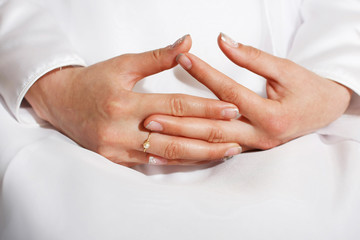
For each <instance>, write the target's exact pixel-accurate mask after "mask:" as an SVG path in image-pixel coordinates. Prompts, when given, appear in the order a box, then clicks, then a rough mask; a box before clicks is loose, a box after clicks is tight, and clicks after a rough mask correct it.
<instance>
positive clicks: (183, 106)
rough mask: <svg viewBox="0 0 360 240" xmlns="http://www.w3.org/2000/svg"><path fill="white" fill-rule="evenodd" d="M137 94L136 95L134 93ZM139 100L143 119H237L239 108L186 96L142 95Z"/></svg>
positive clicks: (229, 104) (225, 103) (212, 100)
mask: <svg viewBox="0 0 360 240" xmlns="http://www.w3.org/2000/svg"><path fill="white" fill-rule="evenodd" d="M134 94H136V93H134ZM137 99H139V101H140V102H139V103H138V104H137V106H139V108H140V111H138V113H139V114H140V115H141V116H139V117H140V118H141V119H144V118H145V117H148V116H149V115H153V114H166V115H172V116H193V117H202V118H214V119H237V118H239V117H240V114H239V110H238V108H237V106H235V105H234V104H232V103H227V102H222V101H219V100H215V99H207V98H201V97H195V96H190V95H184V94H141V96H140V95H139V97H138V98H137Z"/></svg>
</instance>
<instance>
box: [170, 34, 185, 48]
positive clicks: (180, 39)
mask: <svg viewBox="0 0 360 240" xmlns="http://www.w3.org/2000/svg"><path fill="white" fill-rule="evenodd" d="M188 35H189V34H186V35H184V36H182V37H181V38H179V39H178V40H176V41H175V42H174V43H173V44H172V45H171V46H170V48H176V47H177V46H179V45H180V44H181V43H182V42H183V41H184V40H185V38H186V37H187V36H188Z"/></svg>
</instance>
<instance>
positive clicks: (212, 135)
mask: <svg viewBox="0 0 360 240" xmlns="http://www.w3.org/2000/svg"><path fill="white" fill-rule="evenodd" d="M208 142H211V143H221V142H224V133H223V131H222V130H221V129H220V128H211V129H209V135H208Z"/></svg>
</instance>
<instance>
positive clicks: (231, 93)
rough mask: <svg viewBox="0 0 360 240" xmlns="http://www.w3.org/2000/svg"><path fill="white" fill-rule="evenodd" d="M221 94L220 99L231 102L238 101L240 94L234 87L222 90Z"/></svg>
mask: <svg viewBox="0 0 360 240" xmlns="http://www.w3.org/2000/svg"><path fill="white" fill-rule="evenodd" d="M222 94H223V96H222V100H225V101H227V102H231V103H234V104H236V103H239V102H240V96H239V92H238V90H237V88H236V87H232V88H227V89H226V91H224V92H223V93H222Z"/></svg>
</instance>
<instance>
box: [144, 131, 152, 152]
mask: <svg viewBox="0 0 360 240" xmlns="http://www.w3.org/2000/svg"><path fill="white" fill-rule="evenodd" d="M150 136H151V132H149V135H148V137H147V139H146V140H145V141H144V143H143V147H144V152H146V150H147V149H148V148H149V147H150Z"/></svg>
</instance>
